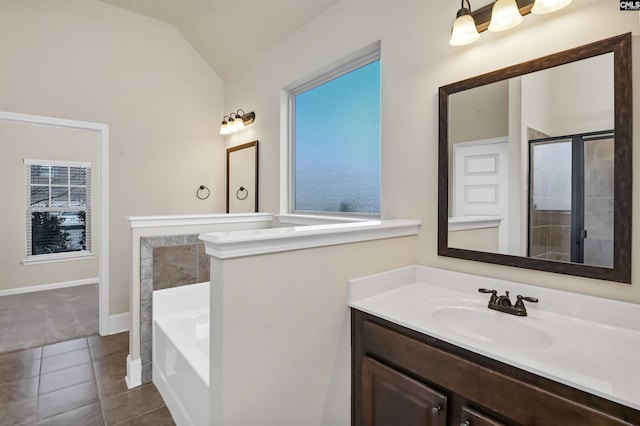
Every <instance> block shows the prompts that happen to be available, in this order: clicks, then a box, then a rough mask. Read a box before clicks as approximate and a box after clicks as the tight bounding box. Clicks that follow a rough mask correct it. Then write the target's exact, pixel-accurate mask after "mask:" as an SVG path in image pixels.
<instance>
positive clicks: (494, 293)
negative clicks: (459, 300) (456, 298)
mask: <svg viewBox="0 0 640 426" xmlns="http://www.w3.org/2000/svg"><path fill="white" fill-rule="evenodd" d="M478 291H479V292H480V293H491V298H490V299H489V304H488V306H491V305H493V304H495V303H496V300H497V299H498V292H497V291H496V290H489V289H488V288H479V289H478Z"/></svg>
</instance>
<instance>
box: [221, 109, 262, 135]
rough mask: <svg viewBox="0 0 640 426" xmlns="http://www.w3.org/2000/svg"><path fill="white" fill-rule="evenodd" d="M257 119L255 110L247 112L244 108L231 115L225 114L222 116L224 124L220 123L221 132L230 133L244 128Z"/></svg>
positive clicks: (223, 133) (222, 133)
mask: <svg viewBox="0 0 640 426" xmlns="http://www.w3.org/2000/svg"><path fill="white" fill-rule="evenodd" d="M255 120H256V113H255V112H248V113H246V114H245V112H244V110H241V109H239V110H238V111H236V112H232V113H231V114H229V115H225V116H224V117H223V118H222V124H220V134H221V135H230V134H231V133H235V132H237V131H238V130H241V129H244V128H245V126H248V125H249V124H251V123H253V122H254V121H255Z"/></svg>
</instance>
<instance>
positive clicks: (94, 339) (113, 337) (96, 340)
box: [87, 331, 129, 346]
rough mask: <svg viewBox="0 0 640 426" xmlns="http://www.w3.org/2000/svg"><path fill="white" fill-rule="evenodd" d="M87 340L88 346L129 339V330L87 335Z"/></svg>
mask: <svg viewBox="0 0 640 426" xmlns="http://www.w3.org/2000/svg"><path fill="white" fill-rule="evenodd" d="M87 340H88V342H89V346H98V345H101V344H108V343H113V342H119V341H121V340H126V341H129V332H128V331H124V332H122V333H117V334H110V335H108V336H99V335H97V334H94V335H93V336H89V337H88V338H87Z"/></svg>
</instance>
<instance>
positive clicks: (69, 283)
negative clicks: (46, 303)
mask: <svg viewBox="0 0 640 426" xmlns="http://www.w3.org/2000/svg"><path fill="white" fill-rule="evenodd" d="M99 282H100V278H98V277H96V278H85V279H83V280H74V281H64V282H59V283H51V284H40V285H32V286H29V287H20V288H10V289H7V290H0V297H1V296H12V295H14V294H23V293H33V292H36V291H46V290H58V289H61V288H67V287H77V286H81V285H88V284H98V283H99Z"/></svg>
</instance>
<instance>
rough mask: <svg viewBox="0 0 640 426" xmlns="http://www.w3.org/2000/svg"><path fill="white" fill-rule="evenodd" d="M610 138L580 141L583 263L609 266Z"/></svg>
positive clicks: (611, 191) (611, 260)
mask: <svg viewBox="0 0 640 426" xmlns="http://www.w3.org/2000/svg"><path fill="white" fill-rule="evenodd" d="M613 147H614V139H613V138H612V137H608V138H606V139H591V140H585V141H584V234H585V235H584V236H585V238H584V263H586V264H588V265H594V266H604V267H607V268H612V267H613V186H614V179H613V169H614V167H613V165H614V164H613V151H614V150H613Z"/></svg>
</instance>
